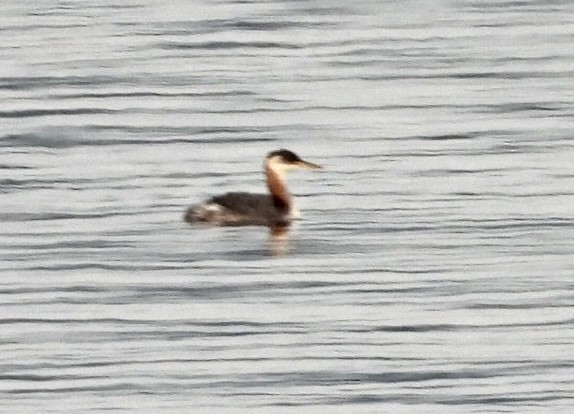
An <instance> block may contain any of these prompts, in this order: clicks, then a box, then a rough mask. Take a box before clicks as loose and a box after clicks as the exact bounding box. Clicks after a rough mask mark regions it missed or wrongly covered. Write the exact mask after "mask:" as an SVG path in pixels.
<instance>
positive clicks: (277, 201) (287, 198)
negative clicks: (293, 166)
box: [265, 165, 293, 214]
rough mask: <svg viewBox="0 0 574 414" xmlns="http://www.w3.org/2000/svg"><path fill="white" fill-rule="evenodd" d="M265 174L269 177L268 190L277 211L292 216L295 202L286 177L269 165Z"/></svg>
mask: <svg viewBox="0 0 574 414" xmlns="http://www.w3.org/2000/svg"><path fill="white" fill-rule="evenodd" d="M265 174H266V175H267V188H269V192H270V193H271V197H272V198H273V204H274V205H275V207H276V208H277V209H279V210H282V211H284V212H285V213H289V214H290V213H291V210H292V208H293V200H292V197H291V194H290V193H289V190H288V189H287V182H286V180H285V177H284V175H283V174H282V173H281V172H279V171H276V170H274V169H273V168H271V167H270V166H269V165H266V166H265Z"/></svg>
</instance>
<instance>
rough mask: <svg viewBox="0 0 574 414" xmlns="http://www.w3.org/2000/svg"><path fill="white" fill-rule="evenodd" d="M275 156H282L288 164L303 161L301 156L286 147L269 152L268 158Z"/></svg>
mask: <svg viewBox="0 0 574 414" xmlns="http://www.w3.org/2000/svg"><path fill="white" fill-rule="evenodd" d="M273 157H281V159H282V160H283V162H286V163H288V164H294V163H296V162H297V161H301V158H299V156H297V154H295V153H294V152H291V151H289V150H286V149H280V150H277V151H273V152H270V153H269V154H267V158H273Z"/></svg>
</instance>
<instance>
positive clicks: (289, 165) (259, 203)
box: [184, 149, 322, 231]
mask: <svg viewBox="0 0 574 414" xmlns="http://www.w3.org/2000/svg"><path fill="white" fill-rule="evenodd" d="M264 168H265V176H266V179H267V188H268V189H269V194H253V193H245V192H231V193H226V194H223V195H219V196H215V197H212V198H210V199H208V200H207V201H205V202H203V203H201V204H197V205H193V206H191V207H189V209H188V210H187V212H186V213H185V217H184V218H185V221H187V222H188V223H191V224H194V223H208V224H212V225H216V226H248V225H261V226H268V227H269V228H271V229H272V231H275V230H277V229H281V228H285V227H288V226H289V224H290V223H291V222H292V220H293V219H294V218H295V216H296V214H297V213H296V208H295V205H294V201H293V196H292V195H291V193H290V192H289V190H288V189H287V181H286V177H285V176H286V173H287V171H289V170H292V169H296V168H303V169H320V168H322V167H321V166H319V165H317V164H313V163H311V162H308V161H304V160H302V159H301V158H299V156H298V155H296V154H295V153H293V152H291V151H288V150H286V149H280V150H277V151H273V152H270V153H269V154H267V157H266V158H265V162H264Z"/></svg>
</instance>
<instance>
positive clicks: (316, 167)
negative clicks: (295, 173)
mask: <svg viewBox="0 0 574 414" xmlns="http://www.w3.org/2000/svg"><path fill="white" fill-rule="evenodd" d="M296 165H297V166H298V167H299V168H304V169H306V170H321V169H323V167H321V166H320V165H317V164H313V163H312V162H308V161H303V160H301V161H297V163H296Z"/></svg>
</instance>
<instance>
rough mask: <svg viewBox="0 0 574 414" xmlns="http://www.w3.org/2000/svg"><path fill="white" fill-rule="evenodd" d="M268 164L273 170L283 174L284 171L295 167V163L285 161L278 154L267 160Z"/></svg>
mask: <svg viewBox="0 0 574 414" xmlns="http://www.w3.org/2000/svg"><path fill="white" fill-rule="evenodd" d="M267 165H268V166H269V168H271V169H272V170H273V171H276V172H278V173H280V174H283V173H285V172H287V171H289V170H292V169H293V168H295V166H294V165H291V164H286V163H284V162H283V159H282V158H281V157H279V156H277V155H276V156H274V157H271V158H269V160H268V161H267Z"/></svg>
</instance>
